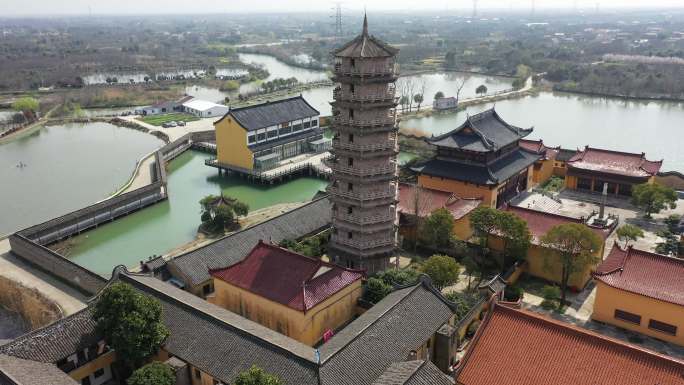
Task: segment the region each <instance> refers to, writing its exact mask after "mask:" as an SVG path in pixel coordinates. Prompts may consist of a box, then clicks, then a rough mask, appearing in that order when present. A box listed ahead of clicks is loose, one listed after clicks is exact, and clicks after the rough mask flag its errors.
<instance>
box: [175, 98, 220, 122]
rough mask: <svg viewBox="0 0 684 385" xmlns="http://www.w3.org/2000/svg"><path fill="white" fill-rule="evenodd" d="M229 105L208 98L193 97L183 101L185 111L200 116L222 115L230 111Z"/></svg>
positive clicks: (213, 116) (212, 116)
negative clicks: (209, 100) (210, 100)
mask: <svg viewBox="0 0 684 385" xmlns="http://www.w3.org/2000/svg"><path fill="white" fill-rule="evenodd" d="M228 109H229V108H228V106H224V105H223V104H216V103H214V102H208V101H206V100H199V99H192V100H190V101H188V102H185V103H183V111H184V112H187V113H188V114H192V115H195V116H198V117H200V118H215V117H221V116H223V115H225V114H226V112H228Z"/></svg>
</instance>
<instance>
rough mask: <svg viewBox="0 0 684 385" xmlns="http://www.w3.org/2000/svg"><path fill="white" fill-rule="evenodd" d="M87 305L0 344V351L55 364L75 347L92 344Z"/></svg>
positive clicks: (92, 324)
mask: <svg viewBox="0 0 684 385" xmlns="http://www.w3.org/2000/svg"><path fill="white" fill-rule="evenodd" d="M91 314H92V313H91V308H85V309H83V310H81V311H79V312H77V313H74V314H72V315H70V316H68V317H65V318H62V319H61V320H58V321H56V322H54V323H52V324H50V325H47V326H45V327H43V328H40V329H37V330H34V331H32V332H30V333H27V334H24V335H23V336H20V337H18V338H16V339H15V340H13V341H12V342H9V343H8V344H5V345H2V346H0V354H6V355H9V356H14V357H19V358H23V359H26V360H32V361H40V362H45V363H56V362H57V361H59V360H61V359H63V358H66V357H68V356H70V355H72V354H74V353H76V352H77V351H79V350H82V349H85V348H86V347H89V346H93V345H96V344H97V343H98V342H99V341H100V340H101V338H99V337H98V336H97V335H96V334H95V321H93V319H92V316H91Z"/></svg>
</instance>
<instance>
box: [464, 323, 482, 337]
mask: <svg viewBox="0 0 684 385" xmlns="http://www.w3.org/2000/svg"><path fill="white" fill-rule="evenodd" d="M479 327H480V321H477V320H476V321H473V323H471V324H470V325H469V326H468V331H467V332H466V336H468V337H472V336H474V335H475V332H477V329H478V328H479Z"/></svg>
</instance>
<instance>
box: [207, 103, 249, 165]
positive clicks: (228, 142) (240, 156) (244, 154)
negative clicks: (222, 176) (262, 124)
mask: <svg viewBox="0 0 684 385" xmlns="http://www.w3.org/2000/svg"><path fill="white" fill-rule="evenodd" d="M214 127H215V130H216V153H217V154H216V155H217V159H218V162H219V163H222V164H227V165H231V166H237V167H241V168H246V169H249V170H251V169H252V168H253V166H254V154H253V153H252V151H251V150H250V149H249V148H248V147H247V130H245V129H244V128H243V127H242V126H240V125H239V124H238V123H237V122H236V121H235V119H233V118H232V117H231V116H230V115H227V116H226V117H225V118H223V119H221V120H220V121H219V122H217V123H214Z"/></svg>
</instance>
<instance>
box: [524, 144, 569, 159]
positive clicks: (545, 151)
mask: <svg viewBox="0 0 684 385" xmlns="http://www.w3.org/2000/svg"><path fill="white" fill-rule="evenodd" d="M519 144H520V147H522V148H524V149H525V150H527V151H529V152H531V153H534V154H539V155H544V160H550V159H556V155H558V152H559V151H560V147H556V148H551V147H546V145H544V141H543V140H541V139H539V140H529V139H520V142H519Z"/></svg>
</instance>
